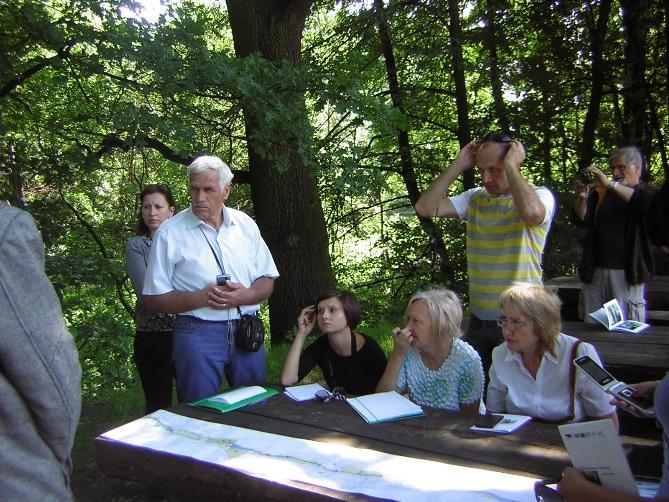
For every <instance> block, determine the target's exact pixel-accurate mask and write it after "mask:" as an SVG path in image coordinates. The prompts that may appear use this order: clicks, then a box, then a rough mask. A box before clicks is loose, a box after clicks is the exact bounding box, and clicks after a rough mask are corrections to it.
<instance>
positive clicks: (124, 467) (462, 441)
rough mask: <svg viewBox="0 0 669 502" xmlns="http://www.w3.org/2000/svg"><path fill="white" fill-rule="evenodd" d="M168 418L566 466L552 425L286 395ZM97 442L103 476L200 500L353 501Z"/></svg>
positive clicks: (546, 473)
mask: <svg viewBox="0 0 669 502" xmlns="http://www.w3.org/2000/svg"><path fill="white" fill-rule="evenodd" d="M170 411H172V412H175V413H178V414H181V415H184V416H188V417H191V418H196V419H199V420H204V421H209V422H215V423H221V424H229V425H234V426H238V427H244V428H247V429H254V430H258V431H264V432H270V433H275V434H281V435H285V436H290V437H297V438H304V439H310V440H315V441H323V442H331V443H339V444H345V445H348V446H355V447H360V448H370V449H374V450H377V451H382V452H386V453H390V454H396V455H403V456H409V457H414V458H421V459H427V460H434V461H441V462H447V463H451V464H457V465H462V466H468V467H477V468H484V469H490V470H496V471H501V472H508V473H512V474H523V475H530V476H533V477H545V478H548V477H556V476H558V477H559V474H560V473H561V472H562V469H563V468H564V467H565V466H567V465H570V462H569V458H568V455H567V452H566V450H565V448H564V446H563V444H562V440H561V439H560V435H559V432H558V430H557V426H556V425H550V424H540V423H534V422H530V423H528V424H526V425H525V426H523V427H522V428H520V429H519V430H517V431H515V432H514V433H513V434H506V435H494V434H479V433H475V432H472V431H469V430H468V428H469V427H470V426H471V425H472V424H473V421H474V418H473V417H472V418H470V417H467V416H464V415H461V414H459V413H455V412H448V411H443V410H433V409H426V410H425V411H426V415H425V416H423V417H417V418H411V419H406V420H399V421H395V422H388V423H384V424H376V425H369V424H366V423H365V422H364V421H363V420H362V419H361V418H360V417H359V416H358V415H357V414H356V412H355V411H354V410H353V409H352V408H351V407H350V406H349V405H348V404H347V403H345V402H343V401H330V402H327V403H316V402H313V401H311V402H306V403H297V402H295V401H292V400H290V399H289V398H287V397H286V396H284V395H283V394H280V395H278V396H274V397H272V398H270V399H268V400H267V401H265V402H263V403H257V404H256V405H251V406H247V407H245V408H242V409H240V410H236V411H234V412H230V413H225V414H218V413H213V412H210V411H206V410H200V409H196V408H191V407H188V406H185V405H178V406H175V407H173V408H171V409H170ZM623 440H624V442H628V443H636V444H645V443H646V442H648V440H643V439H637V438H629V437H623ZM95 442H96V456H97V460H98V465H99V467H100V469H101V470H102V471H103V472H105V473H106V474H107V475H110V476H114V477H120V478H125V479H134V480H139V481H143V482H150V483H154V484H159V485H165V484H166V483H167V484H172V483H181V484H182V485H183V486H187V485H188V484H189V483H191V484H192V482H193V481H195V482H196V488H197V490H199V491H198V493H199V495H200V496H207V493H206V492H203V490H210V491H209V493H211V494H212V496H213V495H215V494H217V493H218V494H219V495H220V493H221V489H222V488H223V487H224V488H225V490H226V493H227V494H228V495H230V496H231V497H232V498H236V497H237V495H238V496H239V498H248V497H249V496H251V494H252V495H253V496H262V497H264V498H270V499H272V498H274V499H284V498H287V497H289V496H293V497H294V496H295V495H299V496H300V497H301V498H304V496H305V494H306V495H308V498H316V499H320V498H321V497H325V498H329V497H334V498H345V499H355V498H358V497H356V496H355V495H351V494H341V493H339V492H332V491H329V490H327V489H324V488H322V487H314V486H305V485H304V484H300V483H287V484H285V485H284V484H282V486H277V484H276V483H270V482H264V483H263V482H262V480H255V479H254V480H253V483H251V485H252V486H251V485H249V482H248V479H246V480H245V479H244V475H243V474H242V473H239V472H234V471H232V470H230V469H226V468H222V467H220V468H219V467H217V466H213V465H211V464H203V463H198V462H197V461H195V460H192V459H184V458H181V457H178V456H175V455H170V454H166V453H160V452H154V451H151V450H147V449H143V448H137V447H133V446H130V445H127V444H124V443H120V442H116V441H111V440H106V439H102V438H97V439H96V441H95ZM240 482H241V485H240ZM184 483H185V485H184ZM240 486H243V487H245V488H243V490H242V491H243V493H241V492H239V490H240ZM235 490H236V491H235ZM248 490H251V491H252V492H249V491H248ZM238 492H239V493H238Z"/></svg>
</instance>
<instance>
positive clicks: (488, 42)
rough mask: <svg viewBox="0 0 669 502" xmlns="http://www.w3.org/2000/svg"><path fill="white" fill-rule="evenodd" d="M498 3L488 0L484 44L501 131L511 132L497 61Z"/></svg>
mask: <svg viewBox="0 0 669 502" xmlns="http://www.w3.org/2000/svg"><path fill="white" fill-rule="evenodd" d="M495 11H496V5H495V0H487V1H486V26H485V29H484V30H483V44H484V46H485V48H486V49H487V50H488V61H489V65H490V88H491V90H492V99H493V104H494V106H495V114H496V115H497V117H496V118H497V123H498V124H499V128H500V130H501V131H503V132H505V133H510V132H511V130H510V129H511V123H510V122H509V117H508V115H507V113H506V106H505V105H504V95H503V94H502V79H501V78H500V76H499V63H498V61H497V57H498V56H497V40H498V39H499V37H498V35H497V20H496V18H495Z"/></svg>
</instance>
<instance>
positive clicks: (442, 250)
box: [374, 0, 453, 283]
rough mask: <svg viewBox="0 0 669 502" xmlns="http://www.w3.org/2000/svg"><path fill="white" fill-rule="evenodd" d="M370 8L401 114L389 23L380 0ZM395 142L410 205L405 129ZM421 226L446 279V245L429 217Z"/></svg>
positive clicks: (412, 193) (414, 188)
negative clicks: (374, 15) (372, 10)
mask: <svg viewBox="0 0 669 502" xmlns="http://www.w3.org/2000/svg"><path fill="white" fill-rule="evenodd" d="M374 8H375V10H376V19H377V27H378V30H379V39H380V41H381V48H382V50H383V59H384V61H385V64H386V75H387V77H388V88H389V90H390V97H391V99H392V102H393V106H394V107H395V108H396V109H397V110H399V111H400V112H402V113H404V97H403V95H402V89H401V87H400V84H399V78H398V76H397V64H396V62H395V53H394V51H393V46H392V42H391V38H390V26H389V25H388V20H387V18H386V12H385V8H384V6H383V0H374ZM397 144H398V145H399V153H400V164H401V172H402V179H403V180H404V185H405V186H406V189H407V192H408V194H409V200H410V201H411V204H413V205H415V204H416V202H417V201H418V198H419V197H420V190H419V188H418V182H417V181H416V171H415V169H414V164H413V160H412V157H411V144H410V142H409V131H408V130H401V129H398V131H397ZM418 219H419V220H420V225H421V228H422V229H423V230H424V231H425V233H426V234H427V235H428V236H429V237H430V241H431V247H432V250H433V251H434V252H435V253H436V254H437V255H439V272H440V275H441V277H439V278H438V280H439V282H444V283H446V282H450V279H451V278H452V277H453V269H452V268H451V267H450V262H449V260H448V254H447V253H446V245H445V244H444V239H443V236H442V234H441V231H440V229H439V227H438V226H437V225H435V224H434V222H433V221H432V220H431V219H430V218H421V217H418Z"/></svg>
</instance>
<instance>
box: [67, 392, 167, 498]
mask: <svg viewBox="0 0 669 502" xmlns="http://www.w3.org/2000/svg"><path fill="white" fill-rule="evenodd" d="M128 411H130V410H116V409H115V407H114V406H113V405H111V404H108V403H104V404H98V403H96V404H89V403H84V404H83V406H82V412H81V420H80V422H79V428H78V430H77V437H76V439H75V445H74V449H73V451H72V461H73V463H74V470H73V472H72V478H71V486H72V492H73V493H74V498H75V500H76V501H81V502H89V501H90V502H102V501H118V502H123V501H140V500H160V499H159V498H154V497H152V494H151V493H150V492H149V491H148V490H147V489H146V488H145V487H144V486H143V485H141V484H139V483H134V482H130V481H122V480H118V479H112V478H108V477H107V476H105V475H104V474H102V472H100V471H99V470H98V467H97V463H96V461H95V445H94V439H95V438H96V437H97V436H99V435H100V434H102V433H103V432H106V431H108V430H110V429H113V428H114V427H116V426H118V425H121V424H123V423H126V422H128V421H129V420H132V419H133V418H136V417H138V416H141V411H138V412H137V415H136V416H135V417H132V416H130V414H131V413H130V414H129V413H126V412H128Z"/></svg>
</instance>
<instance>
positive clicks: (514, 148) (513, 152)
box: [504, 140, 525, 170]
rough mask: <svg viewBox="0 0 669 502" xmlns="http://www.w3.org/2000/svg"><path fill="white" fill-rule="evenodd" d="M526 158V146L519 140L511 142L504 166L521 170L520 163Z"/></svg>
mask: <svg viewBox="0 0 669 502" xmlns="http://www.w3.org/2000/svg"><path fill="white" fill-rule="evenodd" d="M524 160H525V147H524V146H523V144H522V143H521V142H520V141H518V140H513V141H511V142H510V143H509V149H508V150H507V151H506V154H505V155H504V167H505V168H506V169H507V170H508V169H509V168H512V169H518V170H520V164H522V162H523V161H524Z"/></svg>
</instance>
